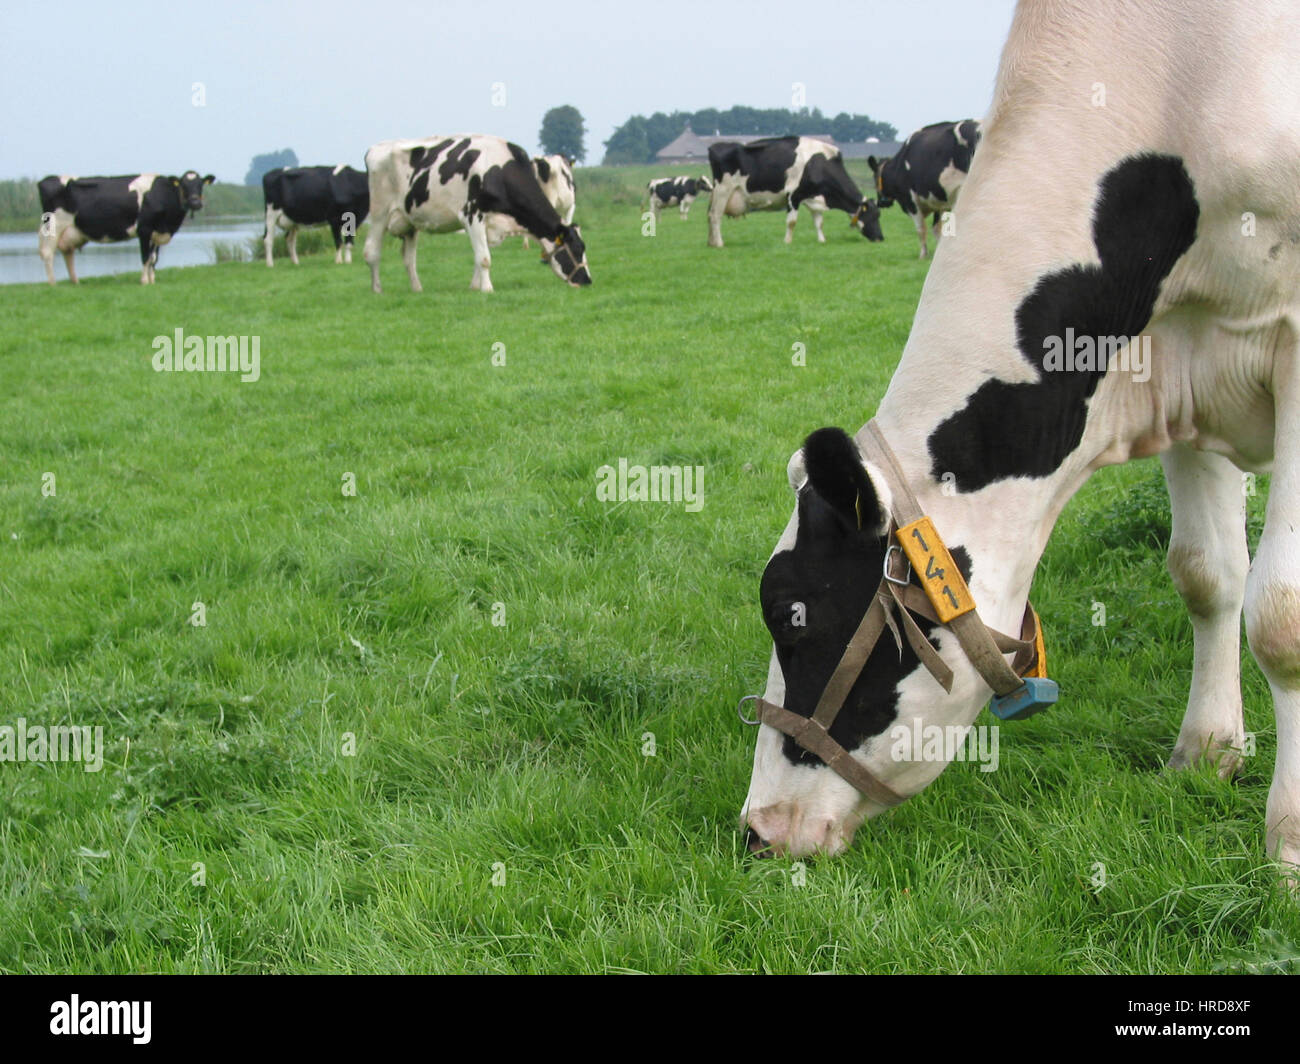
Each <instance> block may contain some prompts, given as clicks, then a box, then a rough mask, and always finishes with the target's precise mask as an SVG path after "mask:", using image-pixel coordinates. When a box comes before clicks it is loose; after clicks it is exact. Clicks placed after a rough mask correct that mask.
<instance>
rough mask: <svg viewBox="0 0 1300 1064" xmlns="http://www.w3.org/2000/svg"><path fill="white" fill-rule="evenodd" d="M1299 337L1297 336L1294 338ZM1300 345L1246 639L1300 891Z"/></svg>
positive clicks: (1287, 377)
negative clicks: (1266, 694) (1260, 677)
mask: <svg viewBox="0 0 1300 1064" xmlns="http://www.w3.org/2000/svg"><path fill="white" fill-rule="evenodd" d="M1294 335H1295V334H1294V333H1291V336H1292V337H1294ZM1297 354H1300V343H1296V342H1294V341H1293V342H1292V343H1291V344H1290V346H1289V349H1285V350H1284V349H1283V348H1282V345H1279V348H1278V350H1277V353H1276V357H1275V361H1274V363H1273V403H1274V424H1275V426H1276V428H1275V430H1274V440H1273V462H1274V465H1273V480H1272V484H1271V486H1270V489H1269V494H1268V507H1267V509H1266V511H1265V518H1264V533H1263V535H1262V536H1260V540H1259V549H1258V550H1257V551H1256V552H1255V561H1254V563H1253V564H1252V565H1251V567H1250V575H1249V576H1248V577H1247V579H1246V638H1247V640H1249V642H1250V652H1251V653H1252V654H1253V655H1254V657H1255V660H1256V661H1257V662H1259V667H1260V669H1262V670H1263V672H1264V676H1265V677H1266V678H1267V679H1268V686H1269V689H1270V690H1271V691H1272V693H1273V713H1274V715H1275V716H1276V719H1277V759H1276V761H1275V762H1274V765H1273V784H1272V786H1271V787H1270V788H1269V792H1268V805H1267V807H1266V812H1265V827H1266V831H1265V845H1266V847H1267V850H1268V855H1269V856H1270V857H1274V858H1277V859H1278V860H1280V861H1282V862H1284V863H1285V864H1286V865H1287V866H1288V871H1289V873H1290V876H1289V878H1290V883H1291V886H1292V887H1293V888H1295V889H1296V890H1298V891H1300V370H1298V369H1297V366H1296V356H1297Z"/></svg>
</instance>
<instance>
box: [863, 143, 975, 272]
mask: <svg viewBox="0 0 1300 1064" xmlns="http://www.w3.org/2000/svg"><path fill="white" fill-rule="evenodd" d="M979 141H980V124H979V122H977V121H975V120H974V119H973V118H967V119H965V120H964V121H962V122H936V123H935V124H934V125H932V126H926V127H925V128H924V129H918V130H917V131H916V132H915V133H913V134H912V135H911V136H910V137H908V138H907V140H906V141H904V142H903V146H902V147H901V148H899V149H898V154H897V155H892V156H890V157H889V158H888V159H877V158H876V157H875V156H874V155H873V156H871V157H870V158H869V159H867V163H868V164H869V165H870V167H871V172H872V173H873V174H875V175H876V202H877V203H878V204H880V206H881V208H882V209H884V208H888V207H891V206H893V204H894V203H895V202H897V203H898V205H899V206H900V207H902V208H903V210H904V211H906V212H907V213H908V214H909V215H910V216H911V218H912V222H913V224H914V225H915V226H916V235H917V237H919V238H920V241H921V255H920V257H921V258H925V257H926V256H927V255H929V253H930V250H929V248H927V247H926V244H925V216H926V215H927V214H933V215H934V239H935V240H936V241H937V240H938V239H939V232H940V228H941V225H942V219H943V213H944V211H951V210H952V209H953V207H954V206H955V205H956V203H957V193H958V191H960V189H961V186H962V182H963V181H965V180H966V174H967V173H968V172H969V171H970V161H971V157H972V156H973V155H974V154H975V147H976V145H978V144H979Z"/></svg>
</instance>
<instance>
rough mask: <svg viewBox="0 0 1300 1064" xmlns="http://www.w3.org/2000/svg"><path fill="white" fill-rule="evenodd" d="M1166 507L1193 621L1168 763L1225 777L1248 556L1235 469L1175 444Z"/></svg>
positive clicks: (1171, 561)
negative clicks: (1184, 689)
mask: <svg viewBox="0 0 1300 1064" xmlns="http://www.w3.org/2000/svg"><path fill="white" fill-rule="evenodd" d="M1160 457H1161V462H1162V464H1163V465H1164V470H1165V479H1166V481H1167V482H1168V484H1169V500H1170V505H1171V509H1172V512H1173V534H1172V535H1171V537H1170V542H1169V555H1168V565H1169V573H1170V575H1171V576H1172V577H1173V581H1174V586H1175V587H1177V588H1178V593H1179V594H1180V595H1181V596H1182V598H1183V602H1184V604H1185V605H1186V606H1187V612H1188V613H1189V614H1190V615H1191V620H1192V638H1193V657H1192V685H1191V692H1190V694H1189V695H1188V699H1187V712H1186V714H1185V716H1184V717H1183V724H1182V727H1181V728H1180V729H1179V732H1178V742H1177V744H1176V745H1175V746H1174V752H1173V755H1172V756H1171V757H1170V759H1169V767H1170V768H1175V769H1179V768H1186V767H1188V766H1191V765H1195V764H1199V763H1208V764H1210V765H1212V766H1214V768H1215V770H1216V771H1217V772H1218V774H1219V775H1220V776H1221V777H1223V778H1224V779H1227V778H1228V777H1229V776H1231V775H1232V774H1233V772H1234V771H1236V769H1237V768H1238V767H1239V766H1240V764H1241V756H1240V750H1241V748H1242V744H1243V741H1244V738H1245V727H1244V725H1243V723H1242V715H1241V669H1240V661H1241V607H1242V601H1243V599H1244V597H1245V589H1246V573H1247V570H1248V569H1249V568H1250V556H1249V554H1248V552H1247V550H1246V507H1245V493H1244V492H1243V490H1242V476H1241V471H1240V470H1238V469H1237V467H1236V466H1234V465H1233V464H1232V463H1231V462H1229V461H1228V460H1227V459H1226V458H1223V457H1221V456H1219V455H1216V454H1210V453H1209V452H1207V451H1196V450H1193V449H1192V448H1190V447H1187V446H1185V445H1182V444H1178V445H1175V446H1174V447H1173V448H1171V449H1170V450H1168V451H1166V452H1165V453H1164V454H1162V455H1161V456H1160Z"/></svg>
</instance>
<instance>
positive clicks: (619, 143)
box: [604, 115, 654, 166]
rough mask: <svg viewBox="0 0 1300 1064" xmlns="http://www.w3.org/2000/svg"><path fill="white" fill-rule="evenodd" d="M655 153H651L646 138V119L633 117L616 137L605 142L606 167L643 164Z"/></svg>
mask: <svg viewBox="0 0 1300 1064" xmlns="http://www.w3.org/2000/svg"><path fill="white" fill-rule="evenodd" d="M653 154H654V153H653V152H651V151H650V141H649V139H648V138H647V136H646V126H645V118H644V117H643V116H642V115H633V116H632V117H631V118H629V119H628V120H627V121H626V122H624V123H623V124H622V125H621V126H619V127H618V129H616V130H614V135H613V136H612V137H610V138H609V140H607V141H605V159H604V163H605V165H606V166H625V165H627V164H629V163H643V162H645V161H646V160H647V159H648V158H650V157H651V156H652V155H653Z"/></svg>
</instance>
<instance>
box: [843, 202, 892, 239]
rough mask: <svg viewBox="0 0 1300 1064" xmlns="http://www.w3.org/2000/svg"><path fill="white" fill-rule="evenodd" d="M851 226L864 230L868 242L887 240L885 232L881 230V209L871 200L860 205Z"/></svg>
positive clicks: (863, 233) (854, 213)
mask: <svg viewBox="0 0 1300 1064" xmlns="http://www.w3.org/2000/svg"><path fill="white" fill-rule="evenodd" d="M851 224H852V225H853V226H854V227H855V228H857V229H860V230H862V235H863V236H865V237H866V238H867V239H868V240H871V241H877V240H884V239H885V234H884V231H883V230H882V229H881V228H880V208H879V207H878V206H876V204H874V203H872V202H871V200H869V199H864V200H863V201H862V202H861V203H859V204H858V209H857V210H856V211H854V212H853V219H852V222H851Z"/></svg>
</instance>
